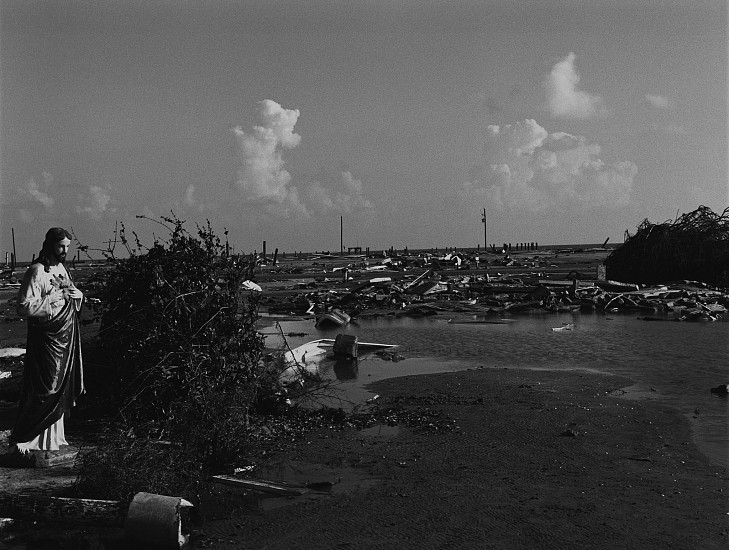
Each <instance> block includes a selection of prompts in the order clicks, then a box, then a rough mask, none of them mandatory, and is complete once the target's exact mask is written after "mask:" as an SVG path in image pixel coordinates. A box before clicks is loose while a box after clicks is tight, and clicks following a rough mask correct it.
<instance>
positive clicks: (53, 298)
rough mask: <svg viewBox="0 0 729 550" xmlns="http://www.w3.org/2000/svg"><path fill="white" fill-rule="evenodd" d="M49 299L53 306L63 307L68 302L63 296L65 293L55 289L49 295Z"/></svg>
mask: <svg viewBox="0 0 729 550" xmlns="http://www.w3.org/2000/svg"><path fill="white" fill-rule="evenodd" d="M48 299H49V300H50V302H51V305H52V306H57V305H63V304H64V303H65V302H66V297H65V296H64V295H63V291H62V290H60V289H53V290H51V292H50V293H49V294H48Z"/></svg>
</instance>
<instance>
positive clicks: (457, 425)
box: [205, 369, 729, 549]
mask: <svg viewBox="0 0 729 550" xmlns="http://www.w3.org/2000/svg"><path fill="white" fill-rule="evenodd" d="M629 384H630V381H629V380H626V379H621V378H616V377H610V376H603V375H597V374H593V373H575V372H570V373H565V372H550V371H537V372H535V371H521V370H506V369H504V370H490V369H482V370H471V371H462V372H457V373H445V374H435V375H424V376H412V377H404V378H396V379H390V380H384V381H380V382H377V383H375V384H373V386H372V390H373V391H375V392H377V393H378V394H380V396H381V397H380V398H379V399H378V403H379V405H378V406H379V407H388V406H391V405H393V404H399V405H402V406H403V407H406V408H408V409H412V410H414V411H416V412H420V413H421V414H426V412H428V411H429V412H434V413H438V416H434V417H433V418H432V421H431V422H430V424H432V425H431V426H428V423H427V422H426V423H422V422H419V423H417V424H416V425H414V426H413V427H407V426H402V425H401V426H400V427H399V429H397V430H393V429H392V428H389V429H385V430H384V431H383V432H380V433H381V435H379V436H378V435H377V431H376V429H374V430H373V429H372V428H370V429H369V430H367V431H361V430H360V431H358V430H354V429H352V430H346V431H332V430H322V431H320V432H317V433H313V434H309V435H307V436H306V437H305V438H304V439H303V440H300V441H294V442H277V443H276V444H272V445H271V446H270V448H259V449H257V450H256V452H255V453H253V454H252V456H250V457H249V459H250V460H251V461H252V462H253V463H255V464H256V465H257V466H259V467H263V466H267V467H268V468H271V467H272V466H277V467H278V470H279V471H281V472H283V471H285V470H286V466H287V465H288V466H290V467H291V468H290V469H296V468H299V469H301V468H302V467H303V466H302V465H306V464H310V465H314V464H317V465H323V467H326V468H330V469H331V473H330V476H331V477H330V478H329V479H326V478H325V479H322V478H321V476H322V475H324V474H323V473H322V472H321V471H319V473H314V474H312V475H314V476H315V477H314V478H313V479H310V480H309V481H322V480H323V481H327V480H328V481H332V482H334V483H335V485H334V487H333V492H332V494H331V495H329V496H327V497H326V498H320V499H316V500H311V499H309V500H307V499H304V498H302V497H296V498H294V499H290V500H288V501H285V500H280V499H279V500H280V503H283V504H286V505H285V506H279V507H277V508H275V509H267V510H265V511H264V507H262V506H261V507H259V508H258V509H257V510H253V511H252V510H251V509H250V507H248V508H241V509H238V510H236V509H235V507H234V506H233V507H232V509H228V511H226V512H224V513H222V514H221V515H220V518H219V519H218V520H212V519H209V520H208V522H207V524H206V528H205V531H206V533H207V535H208V536H209V537H213V538H214V540H215V547H216V548H270V549H273V548H280V549H284V548H413V549H415V548H525V549H526V548H529V549H533V548H554V549H568V548H575V549H578V548H579V549H584V548H594V549H601V548H604V549H608V548H609V549H614V548H635V549H654V548H655V549H659V548H660V549H663V548H684V549H699V548H701V549H713V548H716V549H719V548H721V549H723V548H726V547H727V545H728V544H729V515H728V514H729V501H728V500H727V497H728V496H729V482H728V480H729V474H728V472H727V470H726V469H723V468H720V467H718V466H714V465H712V464H710V463H709V462H708V461H707V460H706V458H705V457H703V456H702V455H701V454H700V453H699V452H698V451H697V450H696V448H695V447H694V446H693V444H692V443H691V437H690V432H689V426H688V424H687V421H686V420H685V419H684V418H683V417H682V416H681V415H680V414H678V412H677V411H675V410H673V409H670V408H666V407H663V406H661V405H660V404H657V403H655V402H635V401H629V400H625V399H621V398H620V397H617V395H618V394H620V391H616V390H619V389H620V388H621V387H624V386H627V385H629ZM274 470H275V468H274ZM269 471H271V470H269ZM313 471H314V472H317V470H313ZM348 471H349V472H356V473H357V474H358V476H359V475H361V474H364V475H365V477H366V479H369V480H370V482H371V483H369V484H364V483H362V482H361V480H360V482H359V489H353V490H352V489H347V490H345V491H341V492H337V491H336V487H337V484H336V483H337V481H338V479H339V480H341V482H342V483H346V482H347V477H348V474H347V472H348ZM316 476H318V477H316ZM337 476H339V477H338V479H337ZM299 478H301V476H299ZM358 479H360V478H359V477H358ZM300 480H301V479H299V481H300ZM355 485H356V484H355ZM229 504H231V505H232V503H229ZM267 508H271V506H268V507H267ZM231 510H232V511H231Z"/></svg>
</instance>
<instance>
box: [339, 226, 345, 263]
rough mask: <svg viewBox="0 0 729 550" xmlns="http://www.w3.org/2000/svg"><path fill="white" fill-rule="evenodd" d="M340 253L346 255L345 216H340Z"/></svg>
mask: <svg viewBox="0 0 729 550" xmlns="http://www.w3.org/2000/svg"><path fill="white" fill-rule="evenodd" d="M339 255H340V256H344V216H339Z"/></svg>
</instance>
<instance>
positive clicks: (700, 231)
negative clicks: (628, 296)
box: [605, 206, 729, 286]
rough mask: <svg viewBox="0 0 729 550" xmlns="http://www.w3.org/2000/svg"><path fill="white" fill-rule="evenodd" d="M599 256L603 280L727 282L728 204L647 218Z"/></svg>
mask: <svg viewBox="0 0 729 550" xmlns="http://www.w3.org/2000/svg"><path fill="white" fill-rule="evenodd" d="M637 229H638V231H637V232H636V233H635V234H634V235H630V234H629V233H628V232H627V231H626V239H625V242H624V243H623V245H622V246H620V247H619V248H617V249H615V250H614V251H613V252H612V253H611V254H610V255H609V256H608V257H607V258H606V259H605V269H606V276H607V278H608V279H612V280H616V281H625V282H632V283H644V284H657V283H665V282H669V281H677V280H692V281H701V282H704V283H708V284H714V285H718V286H727V284H728V283H729V281H728V278H729V208H727V209H725V210H724V212H723V213H722V214H716V213H715V212H713V211H712V210H711V209H710V208H708V207H706V206H700V207H699V208H698V209H696V210H694V211H693V212H689V213H686V214H683V215H681V216H680V217H678V218H677V219H675V220H673V221H670V220H669V221H666V222H664V223H662V224H653V223H651V222H649V221H648V220H647V219H646V220H644V221H643V223H641V224H640V225H639V226H638V227H637Z"/></svg>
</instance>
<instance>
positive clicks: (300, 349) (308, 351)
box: [281, 334, 397, 381]
mask: <svg viewBox="0 0 729 550" xmlns="http://www.w3.org/2000/svg"><path fill="white" fill-rule="evenodd" d="M339 336H343V335H341V334H340V335H339ZM337 344H338V342H337V340H335V339H333V338H320V339H318V340H312V341H311V342H307V343H305V344H302V345H300V346H297V347H295V348H292V349H290V350H288V351H287V352H286V353H284V356H283V357H284V365H285V369H284V371H283V372H282V373H281V379H282V380H284V381H291V380H294V379H296V378H298V377H299V376H300V374H301V372H302V370H303V371H307V372H312V373H313V372H316V370H317V369H318V367H319V364H320V363H321V361H322V360H324V359H328V358H336V357H337V356H339V357H340V358H341V357H347V358H357V357H358V356H359V355H362V354H366V353H371V352H374V351H378V350H386V349H392V348H394V347H397V346H396V345H395V344H379V343H376V342H359V341H357V340H356V338H355V339H354V346H355V347H353V346H352V341H351V340H350V341H348V342H347V345H346V346H344V347H342V348H341V349H342V350H346V351H345V352H344V353H342V352H341V351H337V353H336V354H335V350H337Z"/></svg>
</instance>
